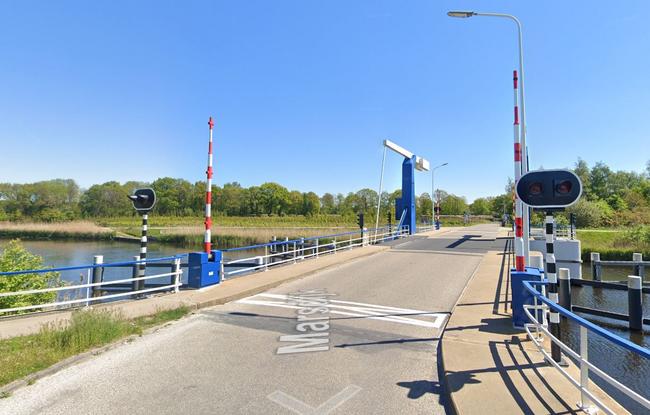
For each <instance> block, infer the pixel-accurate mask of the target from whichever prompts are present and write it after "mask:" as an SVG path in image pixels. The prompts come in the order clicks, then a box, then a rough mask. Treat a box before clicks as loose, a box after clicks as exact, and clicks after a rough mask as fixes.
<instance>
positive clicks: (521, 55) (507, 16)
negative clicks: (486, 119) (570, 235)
mask: <svg viewBox="0 0 650 415" xmlns="http://www.w3.org/2000/svg"><path fill="white" fill-rule="evenodd" d="M447 16H449V17H457V18H468V17H473V16H486V17H501V18H504V19H509V20H512V21H513V22H515V24H516V25H517V35H518V42H519V93H520V94H521V100H520V101H521V149H522V152H523V154H524V157H522V158H523V160H522V163H521V173H522V175H523V174H526V173H528V147H527V145H526V94H525V90H524V46H523V36H522V32H521V22H520V21H519V19H517V18H516V17H515V16H513V15H511V14H503V13H483V12H474V11H461V10H453V11H449V12H447ZM528 218H529V209H528V208H526V207H525V208H524V209H523V215H522V220H523V233H524V258H525V260H526V264H528V259H529V252H530V241H529V237H530V231H529V219H528Z"/></svg>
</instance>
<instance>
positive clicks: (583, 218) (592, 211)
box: [567, 198, 614, 228]
mask: <svg viewBox="0 0 650 415" xmlns="http://www.w3.org/2000/svg"><path fill="white" fill-rule="evenodd" d="M567 213H575V215H576V226H578V227H579V228H593V227H597V226H602V225H610V224H611V222H612V217H613V213H614V212H613V209H612V208H611V206H609V205H608V204H607V202H605V201H602V200H598V201H590V200H587V199H585V198H581V199H580V200H578V202H577V203H576V204H575V205H573V206H570V207H569V208H567Z"/></svg>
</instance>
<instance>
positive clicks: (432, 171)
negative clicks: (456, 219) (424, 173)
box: [431, 163, 449, 223]
mask: <svg viewBox="0 0 650 415" xmlns="http://www.w3.org/2000/svg"><path fill="white" fill-rule="evenodd" d="M447 164H449V163H442V164H440V165H438V166H436V167H434V168H432V169H431V222H432V223H433V217H434V216H435V214H434V207H433V206H434V205H435V202H434V201H433V192H434V190H435V187H433V179H434V175H435V172H436V169H438V168H440V167H444V166H446V165H447Z"/></svg>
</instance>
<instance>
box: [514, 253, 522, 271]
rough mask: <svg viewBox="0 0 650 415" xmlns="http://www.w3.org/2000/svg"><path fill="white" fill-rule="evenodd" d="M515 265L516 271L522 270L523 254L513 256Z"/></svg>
mask: <svg viewBox="0 0 650 415" xmlns="http://www.w3.org/2000/svg"><path fill="white" fill-rule="evenodd" d="M515 267H516V268H517V271H523V270H524V257H523V256H518V257H516V258H515Z"/></svg>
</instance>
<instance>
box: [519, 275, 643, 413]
mask: <svg viewBox="0 0 650 415" xmlns="http://www.w3.org/2000/svg"><path fill="white" fill-rule="evenodd" d="M547 284H548V283H547V282H533V281H524V287H525V288H526V290H527V291H528V292H529V293H530V294H532V296H533V299H534V303H533V305H524V311H525V313H526V315H527V316H528V319H529V320H530V321H531V323H527V324H525V325H524V327H525V329H526V333H527V334H528V337H529V338H530V339H531V340H532V341H533V343H534V344H535V346H536V347H537V349H538V350H539V351H540V352H541V353H542V354H543V355H544V357H545V359H546V360H547V361H548V362H549V363H550V364H552V365H553V366H554V367H555V368H556V369H557V370H559V371H560V373H562V375H564V377H565V378H566V379H567V380H568V381H569V382H570V383H571V384H572V385H573V386H574V387H576V388H577V389H578V390H579V391H580V395H581V403H580V406H581V408H582V409H583V410H585V411H587V412H593V411H592V409H593V405H595V406H597V407H598V408H599V409H600V410H602V411H603V412H605V413H607V414H615V412H614V411H613V410H612V409H611V408H609V407H608V406H607V405H606V404H605V403H604V402H602V401H601V400H600V399H598V397H597V396H596V395H595V394H594V393H593V392H592V391H591V390H590V389H589V372H590V371H591V372H593V373H595V374H596V375H597V376H598V377H599V378H600V379H602V380H603V381H605V382H606V383H608V384H609V385H611V386H613V387H614V388H616V389H617V390H619V391H620V392H622V393H623V394H625V395H626V396H627V397H629V398H631V399H632V400H634V401H636V402H637V403H638V404H640V405H641V406H643V407H644V408H646V409H648V410H650V400H648V399H647V398H645V397H643V396H641V395H639V394H638V393H637V392H635V391H633V390H631V389H630V388H628V387H627V386H625V385H623V384H622V383H621V382H619V381H617V380H616V379H614V378H613V377H612V376H610V375H609V374H607V373H606V372H605V371H603V370H602V369H600V368H599V367H597V366H596V365H594V363H593V362H591V361H589V356H588V348H589V334H590V333H592V334H593V335H597V336H600V337H602V338H604V339H605V340H606V341H608V342H611V343H613V344H615V345H618V346H620V347H622V348H624V349H626V350H627V351H628V352H631V353H633V354H634V355H636V356H638V357H640V358H644V359H650V350H648V349H645V348H643V347H641V346H638V345H636V344H634V343H632V342H631V341H629V340H626V339H623V338H621V337H619V336H616V335H614V334H612V333H610V332H609V331H607V330H605V329H603V328H601V327H599V326H597V325H595V324H593V323H591V322H590V321H587V320H586V319H584V318H582V317H580V316H578V315H576V314H574V313H572V312H571V311H569V310H567V309H565V308H563V307H561V306H560V305H558V304H557V303H555V302H553V301H551V300H550V299H548V298H547V297H545V296H544V295H543V294H542V293H541V292H539V291H538V290H537V289H536V288H535V287H534V286H533V285H536V286H541V287H545V286H546V285H547ZM550 309H552V310H553V311H554V312H557V313H559V314H560V315H562V316H564V317H566V318H567V319H569V320H570V321H572V322H573V323H576V324H578V326H579V344H580V346H579V351H578V352H576V351H574V350H573V349H572V348H571V347H569V346H568V345H566V344H564V343H563V342H562V341H561V340H560V339H558V338H557V337H555V336H553V335H552V334H551V332H550V331H549V329H548V326H547V325H546V324H544V322H543V321H539V320H538V317H537V316H538V315H539V314H540V311H541V313H542V315H544V313H546V312H547V311H548V310H550ZM542 320H544V319H542ZM544 336H546V337H547V338H548V339H549V340H550V341H551V342H552V343H555V344H557V345H558V346H559V347H560V348H561V349H562V350H563V351H564V353H566V355H567V356H569V357H571V358H572V359H574V360H575V361H576V362H577V365H578V368H579V370H580V377H579V379H575V378H574V377H573V376H572V375H571V374H570V373H569V371H568V370H566V369H565V368H563V367H562V366H561V365H560V364H559V363H557V362H555V361H554V360H553V358H552V356H551V353H550V352H549V351H547V350H546V349H545V348H544V342H543V338H544Z"/></svg>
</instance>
